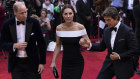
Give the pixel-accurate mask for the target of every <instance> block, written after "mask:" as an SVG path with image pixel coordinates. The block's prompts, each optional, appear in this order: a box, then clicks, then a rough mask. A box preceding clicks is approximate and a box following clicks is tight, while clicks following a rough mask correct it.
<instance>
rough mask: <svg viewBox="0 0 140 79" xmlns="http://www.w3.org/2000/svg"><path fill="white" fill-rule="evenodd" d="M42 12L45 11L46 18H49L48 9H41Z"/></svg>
mask: <svg viewBox="0 0 140 79" xmlns="http://www.w3.org/2000/svg"><path fill="white" fill-rule="evenodd" d="M42 11H45V13H46V16H47V14H48V10H47V9H46V8H42V9H41V12H42Z"/></svg>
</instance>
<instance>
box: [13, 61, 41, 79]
mask: <svg viewBox="0 0 140 79" xmlns="http://www.w3.org/2000/svg"><path fill="white" fill-rule="evenodd" d="M11 75H12V79H41V75H40V74H38V72H35V71H34V70H33V68H32V67H31V63H30V62H29V59H28V58H17V63H16V64H15V67H14V69H13V71H12V72H11Z"/></svg>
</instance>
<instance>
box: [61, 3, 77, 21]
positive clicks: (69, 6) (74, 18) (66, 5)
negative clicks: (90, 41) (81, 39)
mask: <svg viewBox="0 0 140 79" xmlns="http://www.w3.org/2000/svg"><path fill="white" fill-rule="evenodd" d="M67 8H70V9H71V10H72V11H73V13H74V17H73V21H75V22H76V14H75V11H74V8H73V7H72V6H71V5H70V4H65V5H64V6H63V8H62V10H61V22H62V23H63V22H65V21H64V18H63V12H64V10H65V9H67Z"/></svg>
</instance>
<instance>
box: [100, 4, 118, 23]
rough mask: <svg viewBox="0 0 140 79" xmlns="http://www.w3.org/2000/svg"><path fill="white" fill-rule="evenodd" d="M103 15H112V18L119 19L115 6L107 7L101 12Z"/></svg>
mask: <svg viewBox="0 0 140 79" xmlns="http://www.w3.org/2000/svg"><path fill="white" fill-rule="evenodd" d="M102 16H103V17H105V16H107V17H112V18H113V19H117V20H120V15H119V12H118V10H117V9H116V8H115V7H108V8H106V9H105V11H104V12H103V14H102Z"/></svg>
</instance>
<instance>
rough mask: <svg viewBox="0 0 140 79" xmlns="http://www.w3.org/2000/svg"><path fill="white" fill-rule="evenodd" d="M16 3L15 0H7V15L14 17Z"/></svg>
mask: <svg viewBox="0 0 140 79" xmlns="http://www.w3.org/2000/svg"><path fill="white" fill-rule="evenodd" d="M14 3H15V0H6V6H5V12H6V14H7V17H8V18H10V17H13V16H14V15H13V5H14Z"/></svg>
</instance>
